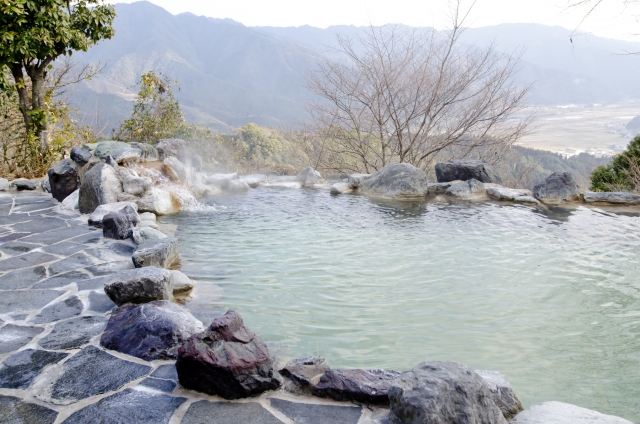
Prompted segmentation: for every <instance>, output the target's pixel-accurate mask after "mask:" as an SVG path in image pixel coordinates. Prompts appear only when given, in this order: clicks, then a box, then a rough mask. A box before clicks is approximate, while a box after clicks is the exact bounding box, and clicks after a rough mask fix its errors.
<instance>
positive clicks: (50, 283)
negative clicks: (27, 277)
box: [33, 271, 91, 289]
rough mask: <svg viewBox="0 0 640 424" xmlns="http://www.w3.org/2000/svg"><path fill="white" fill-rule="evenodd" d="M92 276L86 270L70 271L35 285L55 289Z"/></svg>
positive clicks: (40, 287) (38, 287) (35, 286)
mask: <svg viewBox="0 0 640 424" xmlns="http://www.w3.org/2000/svg"><path fill="white" fill-rule="evenodd" d="M90 278H91V276H90V275H89V274H87V273H85V272H80V271H69V272H65V273H64V274H60V275H56V276H55V277H51V278H47V279H46V280H44V281H41V282H40V283H38V284H36V285H34V286H33V287H34V288H36V289H54V288H59V287H64V286H68V285H69V284H73V283H77V282H78V281H82V280H88V279H90Z"/></svg>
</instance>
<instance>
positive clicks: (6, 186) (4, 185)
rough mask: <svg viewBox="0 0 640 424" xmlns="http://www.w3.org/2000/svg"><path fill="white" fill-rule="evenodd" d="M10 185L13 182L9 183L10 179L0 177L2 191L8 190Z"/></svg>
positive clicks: (0, 189)
mask: <svg viewBox="0 0 640 424" xmlns="http://www.w3.org/2000/svg"><path fill="white" fill-rule="evenodd" d="M10 186H11V184H9V180H7V179H6V178H0V191H7V190H9V187H10Z"/></svg>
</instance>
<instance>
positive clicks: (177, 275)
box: [171, 270, 195, 296]
mask: <svg viewBox="0 0 640 424" xmlns="http://www.w3.org/2000/svg"><path fill="white" fill-rule="evenodd" d="M171 280H172V284H173V295H174V296H178V295H184V294H187V293H189V292H190V291H191V290H193V288H194V287H195V285H194V284H193V281H192V280H191V278H189V277H187V276H186V275H184V274H183V273H182V272H180V271H177V270H174V271H171Z"/></svg>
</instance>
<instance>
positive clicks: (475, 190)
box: [445, 178, 487, 199]
mask: <svg viewBox="0 0 640 424" xmlns="http://www.w3.org/2000/svg"><path fill="white" fill-rule="evenodd" d="M445 194H446V195H447V196H452V197H457V198H458V199H473V198H480V197H484V196H485V195H486V194H487V190H486V189H485V188H484V184H482V183H481V182H480V181H478V180H476V179H475V178H472V179H470V180H467V181H459V182H456V183H452V184H451V185H450V186H449V188H448V189H447V190H446V191H445Z"/></svg>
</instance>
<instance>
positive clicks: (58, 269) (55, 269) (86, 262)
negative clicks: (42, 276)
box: [49, 253, 95, 275]
mask: <svg viewBox="0 0 640 424" xmlns="http://www.w3.org/2000/svg"><path fill="white" fill-rule="evenodd" d="M93 265H95V261H94V260H93V259H91V258H90V257H89V256H87V255H85V254H84V253H76V254H74V255H72V256H69V257H68V258H66V259H62V260H61V261H58V262H55V263H52V264H51V265H49V274H50V275H57V274H62V273H64V272H67V271H73V270H75V269H80V268H86V267H90V266H93Z"/></svg>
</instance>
